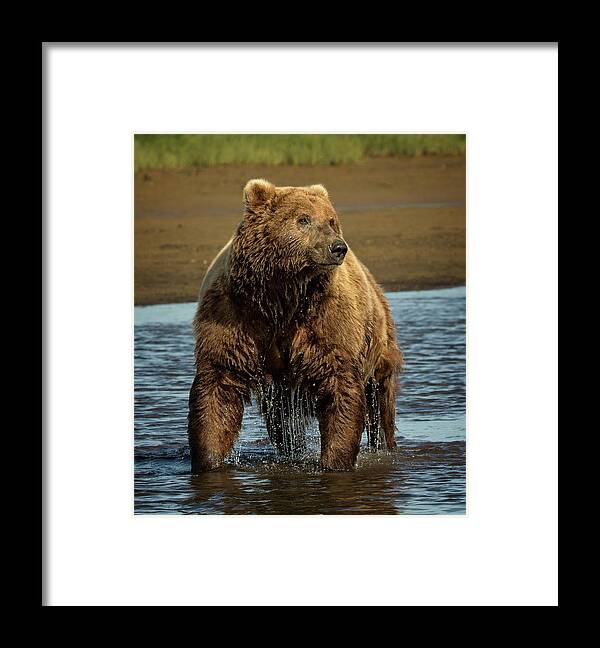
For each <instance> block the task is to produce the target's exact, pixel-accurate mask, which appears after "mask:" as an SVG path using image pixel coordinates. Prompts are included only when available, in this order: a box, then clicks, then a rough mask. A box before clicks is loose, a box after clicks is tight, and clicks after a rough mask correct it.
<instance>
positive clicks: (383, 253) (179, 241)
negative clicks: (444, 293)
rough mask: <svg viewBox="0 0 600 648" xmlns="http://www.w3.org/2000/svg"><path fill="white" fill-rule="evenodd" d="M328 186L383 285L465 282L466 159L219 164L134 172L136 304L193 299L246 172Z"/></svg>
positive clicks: (232, 218) (235, 211)
mask: <svg viewBox="0 0 600 648" xmlns="http://www.w3.org/2000/svg"><path fill="white" fill-rule="evenodd" d="M255 177H265V178H267V179H269V180H271V181H272V182H274V183H275V184H279V185H305V184H313V183H317V182H320V183H322V184H324V185H325V186H326V187H327V189H328V191H329V193H330V195H331V199H332V202H333V205H334V207H336V209H337V210H338V212H339V214H340V217H341V221H342V227H343V230H344V237H345V238H346V240H347V241H348V243H349V245H350V247H351V248H352V249H353V250H354V252H355V253H356V254H357V256H358V257H359V258H360V259H361V260H362V261H363V262H364V263H365V264H366V265H367V266H368V267H369V268H370V270H371V271H372V272H373V274H374V276H375V278H376V279H377V280H378V281H379V282H380V283H381V284H382V285H383V286H384V287H385V288H386V289H388V290H410V289H424V288H434V287H441V286H453V285H459V284H464V282H465V237H466V223H465V160H464V158H463V157H439V156H432V157H414V158H405V159H371V160H367V161H365V162H363V163H359V164H353V165H344V166H306V167H302V166H221V167H209V168H204V169H198V170H195V171H191V172H166V171H160V172H159V171H156V172H146V173H138V174H136V176H135V187H134V192H135V219H134V232H135V303H136V304H155V303H169V302H184V301H195V299H196V295H197V292H198V288H199V287H200V282H201V281H202V277H203V276H204V272H205V271H206V268H207V267H208V265H209V264H210V262H211V260H212V259H213V257H214V256H215V255H216V254H217V252H218V251H219V250H220V248H221V247H222V246H223V245H224V244H225V243H226V242H227V240H228V239H229V238H230V236H231V234H232V233H233V230H234V229H235V227H236V225H237V223H238V222H239V221H240V218H241V210H242V207H241V191H242V187H243V186H244V184H245V183H246V181H247V180H249V179H250V178H255Z"/></svg>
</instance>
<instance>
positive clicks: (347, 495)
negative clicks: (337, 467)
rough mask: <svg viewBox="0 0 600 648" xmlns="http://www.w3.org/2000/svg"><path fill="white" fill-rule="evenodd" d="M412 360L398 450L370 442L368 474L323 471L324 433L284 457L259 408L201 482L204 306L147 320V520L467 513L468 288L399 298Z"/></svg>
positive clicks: (139, 330) (139, 449)
mask: <svg viewBox="0 0 600 648" xmlns="http://www.w3.org/2000/svg"><path fill="white" fill-rule="evenodd" d="M387 296H388V298H389V300H390V303H391V306H392V310H393V313H394V318H395V321H396V326H397V331H398V339H399V342H400V344H401V346H402V348H403V350H404V353H405V358H406V367H405V372H404V374H403V376H402V389H401V392H400V394H399V397H398V402H397V419H396V426H397V439H398V445H399V448H398V451H397V452H395V453H387V452H370V451H369V450H368V449H367V448H366V447H364V446H363V448H362V450H361V453H360V454H359V458H358V462H357V466H356V469H355V470H354V471H352V472H348V473H324V472H321V471H320V470H319V469H318V448H319V438H318V431H317V428H316V425H314V424H313V425H312V426H311V428H310V429H309V432H308V452H307V455H306V456H304V457H303V458H302V459H298V460H294V461H290V460H284V459H282V458H279V457H278V456H277V455H276V453H275V451H274V449H273V448H272V446H271V445H270V443H269V441H268V438H267V434H266V430H265V426H264V424H263V422H262V420H261V418H260V416H259V415H258V412H257V410H256V408H255V407H252V408H249V409H248V411H247V412H246V413H245V414H244V421H243V426H242V434H241V436H240V440H239V441H238V443H237V444H236V447H235V449H234V451H233V453H232V455H231V457H230V459H229V462H228V465H227V466H226V467H225V468H224V469H222V470H219V471H215V472H210V473H205V474H202V475H194V476H192V475H190V472H189V471H190V466H189V453H188V450H187V443H186V415H187V395H188V390H189V387H190V384H191V381H192V378H193V372H194V368H193V337H192V333H191V321H192V318H193V313H194V308H195V305H194V304H174V305H163V306H150V307H138V308H136V313H135V318H136V322H135V511H136V513H205V514H206V513H219V514H221V513H226V514H256V513H261V514H320V513H321V514H397V513H408V514H414V513H425V514H431V513H445V514H448V513H451V514H456V513H464V512H465V429H464V421H465V417H464V407H465V291H464V288H454V289H448V290H439V291H423V292H404V293H388V295H387Z"/></svg>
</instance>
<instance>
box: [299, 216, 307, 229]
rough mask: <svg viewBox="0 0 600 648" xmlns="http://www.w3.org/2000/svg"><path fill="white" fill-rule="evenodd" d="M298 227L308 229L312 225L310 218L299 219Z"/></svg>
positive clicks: (302, 217) (301, 217)
mask: <svg viewBox="0 0 600 648" xmlns="http://www.w3.org/2000/svg"><path fill="white" fill-rule="evenodd" d="M297 222H298V225H301V226H302V227H306V225H308V224H309V223H310V218H309V217H308V216H300V218H299V219H298V221H297Z"/></svg>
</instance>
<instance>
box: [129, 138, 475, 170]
mask: <svg viewBox="0 0 600 648" xmlns="http://www.w3.org/2000/svg"><path fill="white" fill-rule="evenodd" d="M464 152H465V136H464V135H136V136H135V170H136V171H147V170H159V169H187V168H194V167H210V166H215V165H218V164H268V165H282V164H287V165H293V166H297V165H313V164H331V165H336V164H348V163H354V162H359V161H360V160H363V159H366V158H373V157H403V156H417V155H463V154H464Z"/></svg>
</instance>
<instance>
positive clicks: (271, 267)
mask: <svg viewBox="0 0 600 648" xmlns="http://www.w3.org/2000/svg"><path fill="white" fill-rule="evenodd" d="M244 209H245V213H244V220H243V221H242V223H241V224H240V228H239V229H238V237H241V238H242V239H243V241H240V243H242V244H243V246H244V248H245V250H246V252H247V253H248V254H250V255H251V256H252V259H253V260H252V264H253V267H254V268H256V266H261V267H262V268H263V269H264V270H265V271H268V272H269V273H270V274H273V275H275V276H277V274H279V273H281V275H288V274H290V273H291V274H306V275H313V276H314V275H315V274H318V273H326V272H331V270H333V269H335V267H336V266H339V265H340V264H341V263H342V262H343V261H344V257H345V255H346V252H347V251H348V246H347V245H346V242H345V241H344V239H343V236H342V230H341V227H340V222H339V218H338V216H337V214H336V212H335V209H334V208H333V206H332V204H331V202H330V200H329V195H328V193H327V190H326V189H325V187H323V186H322V185H319V184H317V185H311V186H308V187H276V186H275V185H273V184H272V183H270V182H267V181H266V180H262V179H257V180H250V181H249V182H248V183H247V184H246V186H245V188H244Z"/></svg>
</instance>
